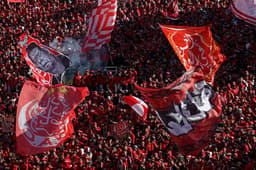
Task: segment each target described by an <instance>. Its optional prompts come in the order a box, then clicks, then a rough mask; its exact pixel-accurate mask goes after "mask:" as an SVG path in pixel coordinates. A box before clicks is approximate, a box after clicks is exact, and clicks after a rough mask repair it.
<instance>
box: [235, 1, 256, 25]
mask: <svg viewBox="0 0 256 170" xmlns="http://www.w3.org/2000/svg"><path fill="white" fill-rule="evenodd" d="M230 9H231V11H232V12H233V14H234V15H235V16H236V17H238V18H239V19H242V20H244V21H246V22H248V23H250V24H254V25H256V0H233V1H232V2H231V3H230Z"/></svg>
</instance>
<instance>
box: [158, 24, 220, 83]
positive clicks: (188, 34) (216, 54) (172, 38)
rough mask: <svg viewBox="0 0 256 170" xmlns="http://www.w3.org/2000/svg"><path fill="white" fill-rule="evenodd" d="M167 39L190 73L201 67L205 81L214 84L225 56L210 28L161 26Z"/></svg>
mask: <svg viewBox="0 0 256 170" xmlns="http://www.w3.org/2000/svg"><path fill="white" fill-rule="evenodd" d="M160 27H161V29H162V30H163V32H164V34H165V36H166V38H167V39H168V40H169V42H170V44H171V45H172V48H173V49H174V51H175V52H176V54H177V56H178V58H179V59H180V61H181V63H182V64H183V65H184V67H185V69H186V70H187V71H188V70H190V69H191V68H193V67H197V66H200V67H201V68H202V71H203V73H204V75H205V80H206V81H207V82H208V83H210V84H213V82H214V76H215V73H216V71H217V70H218V68H219V67H220V65H221V64H222V63H223V61H224V60H225V56H224V55H222V54H221V53H220V48H219V46H218V45H217V43H216V42H215V41H214V40H213V38H212V33H211V31H210V26H203V27H187V26H173V25H160Z"/></svg>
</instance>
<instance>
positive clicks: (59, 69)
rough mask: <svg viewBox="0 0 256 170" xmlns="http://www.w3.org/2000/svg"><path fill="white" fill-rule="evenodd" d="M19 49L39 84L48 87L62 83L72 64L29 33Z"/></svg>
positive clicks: (23, 37) (22, 40)
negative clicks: (66, 71)
mask: <svg viewBox="0 0 256 170" xmlns="http://www.w3.org/2000/svg"><path fill="white" fill-rule="evenodd" d="M19 47H20V49H21V51H22V55H23V57H24V59H25V60H26V62H27V64H28V65H29V67H30V69H31V70H32V72H33V76H34V78H35V79H36V80H37V82H38V83H40V84H41V85H47V86H50V85H52V84H59V83H62V76H63V74H64V72H65V70H66V69H67V68H68V67H69V66H70V63H71V62H70V59H69V58H68V57H67V56H65V55H64V54H62V53H60V52H58V51H56V50H54V49H52V48H50V47H48V46H45V45H42V44H41V43H40V42H39V40H37V39H35V38H33V37H31V36H29V35H28V34H27V33H24V34H23V35H22V36H21V38H20V42H19Z"/></svg>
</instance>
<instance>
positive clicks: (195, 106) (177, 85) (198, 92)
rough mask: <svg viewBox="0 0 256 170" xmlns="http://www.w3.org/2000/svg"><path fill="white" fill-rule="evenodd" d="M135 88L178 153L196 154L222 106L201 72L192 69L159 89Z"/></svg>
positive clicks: (205, 143) (205, 139)
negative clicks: (176, 146) (166, 131)
mask: <svg viewBox="0 0 256 170" xmlns="http://www.w3.org/2000/svg"><path fill="white" fill-rule="evenodd" d="M135 86H136V88H137V89H138V90H139V91H140V92H141V93H142V94H143V95H144V96H145V98H146V99H147V101H148V102H150V103H151V105H152V106H153V107H154V108H155V110H156V111H157V114H158V117H159V119H160V120H161V121H162V123H163V124H164V125H165V127H166V128H167V130H168V131H169V132H170V134H171V137H172V139H173V141H174V142H175V143H176V144H177V145H178V148H179V149H180V151H181V152H182V153H185V154H188V153H189V154H197V153H198V152H200V151H201V149H202V148H204V147H205V146H206V145H207V143H208V141H209V138H210V137H211V136H212V134H213V133H214V131H215V129H216V126H217V122H218V119H219V117H220V114H221V110H222V103H221V97H220V96H219V95H218V94H217V93H215V92H214V91H213V90H212V87H211V86H210V85H209V84H207V83H206V82H205V80H204V75H203V74H202V72H201V70H197V69H196V70H195V69H192V70H190V71H189V72H186V73H185V74H184V75H183V76H182V77H180V78H179V79H178V80H176V81H175V82H173V83H172V84H170V85H169V86H167V87H165V88H162V89H148V88H142V87H139V86H137V85H135Z"/></svg>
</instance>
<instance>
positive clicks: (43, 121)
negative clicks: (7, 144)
mask: <svg viewBox="0 0 256 170" xmlns="http://www.w3.org/2000/svg"><path fill="white" fill-rule="evenodd" d="M88 95H89V90H88V88H87V87H83V88H78V87H72V86H64V85H60V84H59V85H55V86H51V87H46V86H41V85H40V84H38V83H36V82H32V81H26V82H25V84H24V85H23V88H22V90H21V93H20V97H19V102H18V106H17V114H16V142H17V148H16V149H17V152H18V153H20V154H22V155H32V154H37V153H42V152H45V151H48V150H50V149H52V148H56V147H57V146H58V145H60V144H62V143H63V142H64V141H65V140H66V139H68V138H69V137H70V136H71V135H72V133H73V124H72V119H73V118H74V116H75V115H74V109H75V108H76V106H77V105H78V104H79V103H80V102H81V101H82V100H83V99H84V98H85V97H86V96H88Z"/></svg>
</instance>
